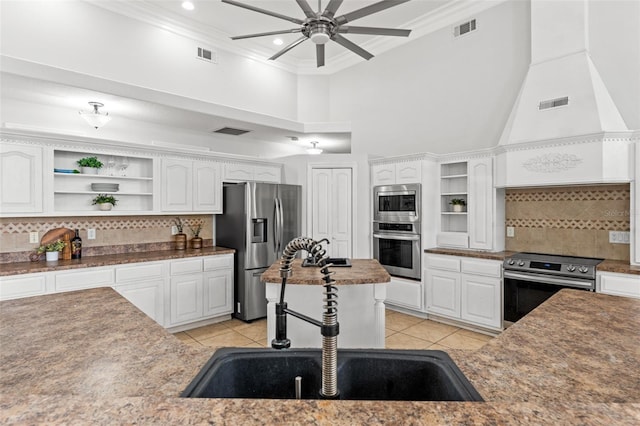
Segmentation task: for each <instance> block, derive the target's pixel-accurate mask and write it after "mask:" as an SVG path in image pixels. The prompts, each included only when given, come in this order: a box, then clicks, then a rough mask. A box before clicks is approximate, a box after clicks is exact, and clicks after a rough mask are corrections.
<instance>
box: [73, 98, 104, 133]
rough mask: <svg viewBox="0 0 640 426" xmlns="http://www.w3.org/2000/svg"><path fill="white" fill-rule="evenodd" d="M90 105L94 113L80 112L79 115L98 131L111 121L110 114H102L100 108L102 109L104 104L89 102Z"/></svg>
mask: <svg viewBox="0 0 640 426" xmlns="http://www.w3.org/2000/svg"><path fill="white" fill-rule="evenodd" d="M89 105H91V106H92V107H93V111H91V112H86V111H80V112H78V114H80V117H82V118H84V120H85V121H86V122H87V123H89V125H90V126H91V127H95V128H96V129H98V128H100V127H102V126H104V125H105V124H107V123H108V122H109V121H111V117H109V113H108V112H107V113H105V114H100V111H99V110H98V108H102V107H103V106H104V104H102V103H100V102H89Z"/></svg>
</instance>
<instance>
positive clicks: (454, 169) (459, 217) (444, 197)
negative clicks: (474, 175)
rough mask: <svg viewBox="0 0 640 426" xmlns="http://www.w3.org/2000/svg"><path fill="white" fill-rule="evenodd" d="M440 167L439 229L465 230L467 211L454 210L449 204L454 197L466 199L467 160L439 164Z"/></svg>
mask: <svg viewBox="0 0 640 426" xmlns="http://www.w3.org/2000/svg"><path fill="white" fill-rule="evenodd" d="M440 166H441V169H440V230H441V231H442V232H464V233H466V232H467V226H468V225H467V212H466V208H465V211H463V212H454V211H453V206H452V205H451V204H449V203H450V202H451V200H453V199H454V198H459V199H463V200H465V202H466V201H467V198H468V187H467V162H466V161H464V162H458V163H446V164H441V165H440Z"/></svg>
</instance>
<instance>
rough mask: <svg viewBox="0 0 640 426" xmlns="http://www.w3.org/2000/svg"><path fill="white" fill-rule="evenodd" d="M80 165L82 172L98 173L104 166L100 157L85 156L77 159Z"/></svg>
mask: <svg viewBox="0 0 640 426" xmlns="http://www.w3.org/2000/svg"><path fill="white" fill-rule="evenodd" d="M77 163H78V166H80V170H81V171H82V173H85V174H90V175H97V174H98V170H99V169H100V168H101V167H102V165H103V164H102V161H100V160H98V157H84V158H81V159H79V160H78V161H77Z"/></svg>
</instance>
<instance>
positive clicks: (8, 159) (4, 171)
mask: <svg viewBox="0 0 640 426" xmlns="http://www.w3.org/2000/svg"><path fill="white" fill-rule="evenodd" d="M42 156H43V153H42V148H40V147H36V146H22V145H13V144H5V143H3V144H2V145H0V212H1V213H41V212H42V196H43V194H42V179H43V169H42V163H43V161H42Z"/></svg>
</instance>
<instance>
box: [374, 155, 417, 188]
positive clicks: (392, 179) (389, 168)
mask: <svg viewBox="0 0 640 426" xmlns="http://www.w3.org/2000/svg"><path fill="white" fill-rule="evenodd" d="M371 182H372V185H373V186H376V185H393V184H402V183H421V182H422V163H421V162H420V161H419V160H414V161H400V162H397V163H389V164H375V165H373V166H371Z"/></svg>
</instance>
